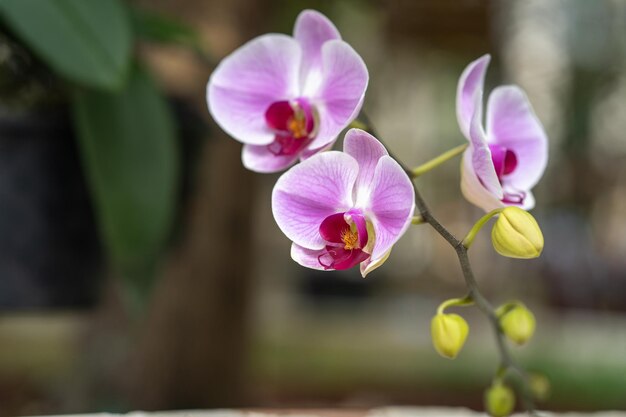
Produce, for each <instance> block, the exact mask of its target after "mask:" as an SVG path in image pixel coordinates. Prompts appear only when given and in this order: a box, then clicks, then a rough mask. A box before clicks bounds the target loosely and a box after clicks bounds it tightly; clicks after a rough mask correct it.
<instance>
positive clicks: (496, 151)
mask: <svg viewBox="0 0 626 417" xmlns="http://www.w3.org/2000/svg"><path fill="white" fill-rule="evenodd" d="M489 150H490V151H491V160H492V161H493V166H494V168H495V169H496V174H498V179H499V180H500V182H502V177H504V176H505V175H509V174H511V173H512V172H513V171H515V168H517V155H515V152H513V151H512V150H510V149H507V148H505V147H504V146H501V145H495V144H490V145H489Z"/></svg>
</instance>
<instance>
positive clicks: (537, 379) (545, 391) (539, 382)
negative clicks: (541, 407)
mask: <svg viewBox="0 0 626 417" xmlns="http://www.w3.org/2000/svg"><path fill="white" fill-rule="evenodd" d="M528 386H529V387H530V392H532V394H533V397H535V398H536V399H537V400H538V401H545V400H547V399H548V397H549V396H550V381H549V380H548V378H546V376H545V375H542V374H537V373H531V374H529V375H528Z"/></svg>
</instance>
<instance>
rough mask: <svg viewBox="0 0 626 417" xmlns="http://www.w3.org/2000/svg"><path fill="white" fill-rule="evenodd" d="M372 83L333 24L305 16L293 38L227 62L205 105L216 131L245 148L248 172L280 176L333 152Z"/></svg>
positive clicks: (255, 46)
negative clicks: (315, 156)
mask: <svg viewBox="0 0 626 417" xmlns="http://www.w3.org/2000/svg"><path fill="white" fill-rule="evenodd" d="M368 77H369V76H368V73H367V67H366V66H365V63H364V62H363V60H362V59H361V57H360V56H359V55H358V54H357V53H356V52H355V51H354V49H352V47H351V46H350V45H348V44H347V43H346V42H344V41H342V40H341V35H340V34H339V32H338V31H337V28H336V27H335V26H334V25H333V24H332V22H331V21H330V20H328V18H326V17H325V16H324V15H322V14H321V13H319V12H316V11H313V10H305V11H303V12H301V13H300V15H299V16H298V18H297V20H296V24H295V26H294V30H293V37H291V36H287V35H282V34H267V35H263V36H259V37H257V38H255V39H253V40H251V41H249V42H248V43H246V44H245V45H243V46H241V47H240V48H239V49H237V50H236V51H234V52H233V53H232V54H230V55H229V56H228V57H226V58H224V60H223V61H222V62H221V63H220V64H219V65H218V67H217V68H216V69H215V71H214V72H213V74H211V78H210V79H209V83H208V85H207V102H208V106H209V112H210V113H211V115H212V116H213V118H214V119H215V121H216V122H217V124H219V125H220V127H221V128H222V129H223V130H224V131H226V133H228V134H229V135H230V136H232V137H233V138H235V139H236V140H238V141H240V142H243V143H244V146H243V152H242V161H243V164H244V166H245V167H246V168H248V169H250V170H252V171H256V172H277V171H281V170H283V169H285V168H287V167H289V166H290V165H292V164H293V163H294V162H296V161H297V159H298V158H300V159H302V160H304V159H306V158H308V157H310V156H311V155H313V154H315V153H317V152H319V151H322V150H325V149H328V148H329V147H331V146H332V144H333V143H334V142H335V140H336V139H337V136H338V135H339V133H340V132H341V131H342V130H343V129H344V128H346V127H347V126H348V125H349V124H350V122H352V121H353V120H354V119H355V118H356V116H357V115H358V113H359V110H360V109H361V105H362V104H363V98H364V96H365V90H366V88H367V83H368Z"/></svg>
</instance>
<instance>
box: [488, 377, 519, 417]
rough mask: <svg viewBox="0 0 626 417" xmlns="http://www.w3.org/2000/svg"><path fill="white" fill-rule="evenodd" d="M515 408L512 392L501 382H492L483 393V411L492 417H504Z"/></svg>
mask: <svg viewBox="0 0 626 417" xmlns="http://www.w3.org/2000/svg"><path fill="white" fill-rule="evenodd" d="M513 407H515V394H513V390H512V389H511V388H509V387H507V386H506V385H504V384H503V383H501V382H494V383H493V384H492V385H491V386H490V387H489V388H488V389H487V391H485V410H486V411H487V412H488V413H489V414H490V415H492V416H493V417H505V416H508V415H509V414H511V412H512V411H513Z"/></svg>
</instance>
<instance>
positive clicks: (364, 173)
mask: <svg viewBox="0 0 626 417" xmlns="http://www.w3.org/2000/svg"><path fill="white" fill-rule="evenodd" d="M343 151H344V152H345V153H347V154H348V155H350V156H352V157H353V158H354V159H356V161H357V162H358V163H359V177H358V178H357V180H356V185H355V195H356V198H355V200H356V202H357V203H356V204H357V206H359V205H362V204H365V202H366V201H367V200H368V199H369V194H370V192H371V185H372V180H373V178H374V173H375V172H376V166H377V165H378V161H379V160H380V158H382V157H383V156H384V155H388V153H387V150H386V149H385V147H384V146H383V145H382V143H380V142H379V141H378V140H377V139H376V138H375V137H374V136H372V135H370V134H369V133H367V132H365V131H364V130H361V129H350V130H348V132H347V133H346V136H345V138H344V140H343Z"/></svg>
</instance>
